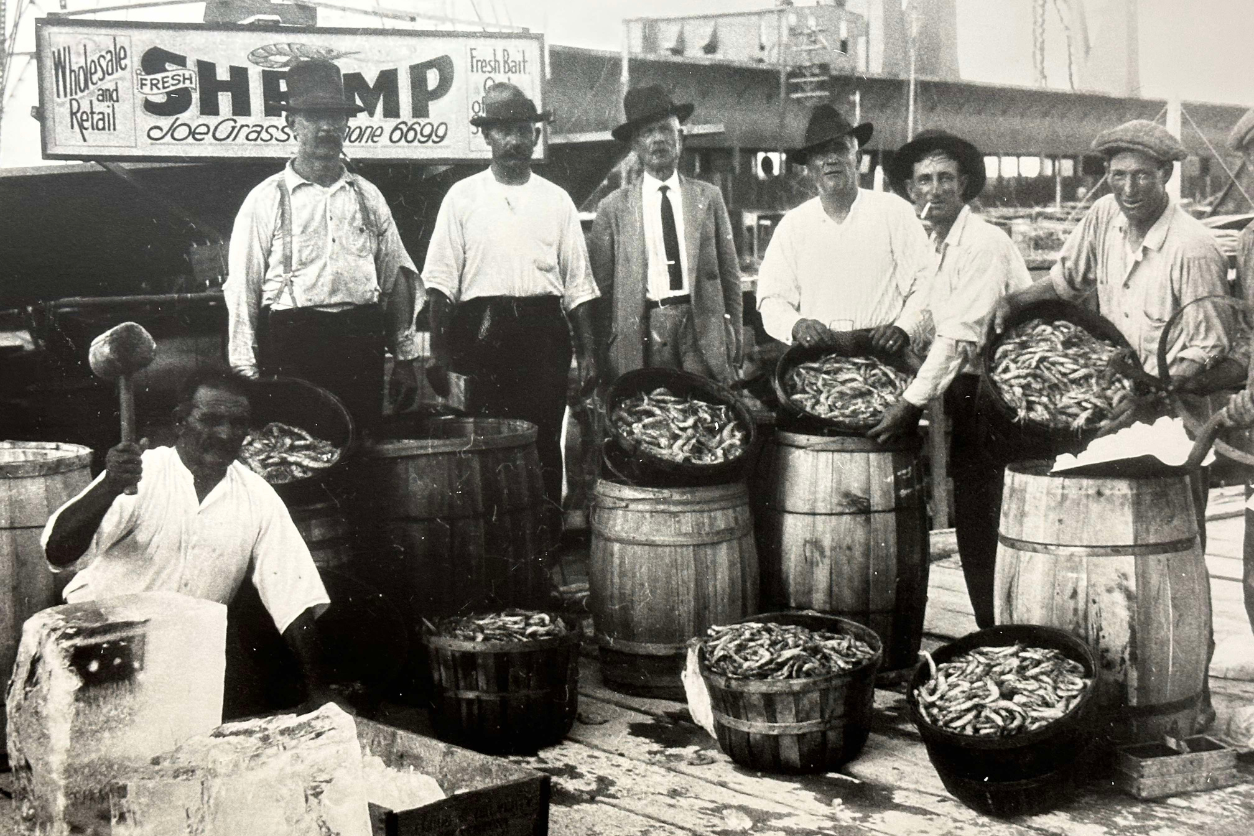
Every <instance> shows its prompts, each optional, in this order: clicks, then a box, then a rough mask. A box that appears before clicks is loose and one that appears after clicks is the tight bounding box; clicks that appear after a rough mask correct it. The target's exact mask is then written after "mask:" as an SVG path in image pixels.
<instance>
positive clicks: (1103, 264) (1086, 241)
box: [994, 119, 1234, 432]
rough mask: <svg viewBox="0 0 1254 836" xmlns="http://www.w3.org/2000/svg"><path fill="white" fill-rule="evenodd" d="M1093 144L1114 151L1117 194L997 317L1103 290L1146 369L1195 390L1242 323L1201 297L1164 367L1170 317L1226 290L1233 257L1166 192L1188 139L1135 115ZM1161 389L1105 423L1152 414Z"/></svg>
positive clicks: (1118, 424) (1111, 163)
mask: <svg viewBox="0 0 1254 836" xmlns="http://www.w3.org/2000/svg"><path fill="white" fill-rule="evenodd" d="M1093 150H1094V151H1096V152H1098V153H1099V154H1102V155H1103V156H1105V157H1106V161H1107V168H1106V177H1107V179H1108V180H1109V181H1110V186H1111V191H1112V194H1109V195H1106V196H1105V197H1102V198H1099V199H1098V200H1097V201H1096V202H1095V203H1094V204H1093V206H1092V208H1090V209H1089V211H1088V213H1087V214H1086V215H1085V216H1084V220H1083V221H1082V222H1081V223H1080V225H1079V226H1078V227H1076V228H1075V230H1074V231H1073V232H1072V233H1071V235H1070V237H1069V238H1068V239H1067V241H1066V243H1065V244H1064V245H1063V248H1062V251H1061V252H1060V253H1059V256H1058V262H1057V263H1056V264H1055V265H1054V267H1053V269H1052V270H1050V273H1049V275H1048V276H1046V277H1044V278H1042V279H1040V280H1038V281H1037V282H1036V283H1034V284H1032V285H1030V286H1028V287H1026V288H1024V289H1023V290H1020V291H1017V292H1015V293H1012V294H1010V295H1009V296H1006V297H1005V298H1003V299H1002V300H1001V301H999V302H998V305H997V310H996V312H995V313H994V324H995V327H996V329H997V330H998V331H1000V330H1002V328H1003V327H1004V324H1005V322H1006V320H1007V318H1008V317H1009V316H1010V315H1012V313H1013V312H1014V311H1016V310H1018V309H1020V308H1022V307H1024V306H1025V305H1028V304H1030V303H1032V302H1037V301H1040V300H1044V299H1065V300H1067V301H1073V302H1078V301H1080V300H1083V299H1087V298H1090V297H1096V300H1097V310H1098V312H1099V313H1100V314H1101V315H1102V316H1104V317H1105V318H1106V319H1108V320H1110V322H1111V323H1113V324H1114V325H1115V327H1116V328H1118V329H1119V330H1120V332H1121V333H1122V334H1123V335H1124V336H1125V337H1127V339H1128V342H1129V343H1131V345H1132V347H1133V349H1134V350H1135V351H1136V354H1137V357H1138V359H1139V360H1140V363H1141V366H1142V367H1143V368H1144V369H1145V370H1146V371H1147V372H1149V373H1150V374H1152V375H1160V376H1161V375H1162V374H1163V373H1170V375H1171V379H1172V380H1173V381H1176V388H1177V390H1178V391H1194V390H1195V389H1196V387H1197V386H1199V385H1201V384H1202V383H1203V381H1205V380H1206V379H1205V378H1197V375H1198V373H1199V372H1201V371H1203V370H1205V369H1207V368H1210V367H1214V366H1216V365H1217V364H1219V363H1220V362H1221V361H1223V360H1224V359H1225V358H1227V357H1228V355H1229V354H1230V353H1231V349H1232V344H1231V333H1232V329H1233V327H1234V323H1233V321H1232V317H1231V315H1230V311H1229V310H1228V309H1226V308H1222V307H1218V306H1212V305H1205V304H1203V305H1193V306H1192V307H1190V308H1189V309H1188V310H1187V311H1185V312H1184V314H1182V316H1181V320H1180V323H1179V324H1178V326H1176V327H1177V328H1178V331H1176V332H1175V334H1174V339H1173V340H1172V342H1171V345H1169V346H1168V348H1167V352H1166V354H1167V368H1166V369H1159V367H1158V346H1159V343H1160V342H1161V340H1162V337H1163V331H1164V330H1165V328H1166V325H1167V321H1168V320H1169V319H1171V317H1172V316H1173V315H1174V314H1175V313H1176V312H1177V311H1179V310H1181V309H1182V308H1183V307H1185V306H1186V305H1188V304H1189V303H1190V302H1193V301H1194V300H1197V299H1201V298H1202V297H1204V296H1216V295H1219V296H1223V295H1226V294H1227V292H1228V286H1227V276H1228V263H1227V260H1226V259H1225V258H1224V257H1223V254H1222V253H1220V251H1219V247H1218V246H1217V245H1216V244H1215V239H1214V237H1213V236H1212V235H1211V234H1210V233H1209V232H1208V231H1207V229H1206V227H1204V226H1202V224H1201V223H1200V222H1199V221H1197V220H1196V219H1194V218H1193V217H1192V216H1191V215H1189V214H1188V213H1187V212H1185V211H1184V210H1183V209H1182V208H1180V206H1178V205H1177V204H1176V203H1175V202H1174V201H1173V200H1171V198H1170V197H1169V196H1168V194H1167V181H1168V180H1170V179H1171V173H1172V166H1173V163H1174V162H1175V161H1177V160H1183V159H1184V158H1185V156H1187V154H1186V152H1185V150H1184V146H1183V145H1181V144H1180V140H1178V139H1176V138H1175V137H1174V136H1172V135H1171V134H1170V133H1169V132H1168V131H1167V129H1166V128H1164V127H1162V126H1161V125H1158V124H1155V123H1153V122H1149V121H1146V120H1144V119H1134V120H1132V121H1131V122H1125V123H1124V124H1122V125H1120V126H1118V127H1116V128H1111V129H1110V130H1107V131H1104V132H1103V133H1101V134H1099V135H1098V136H1097V138H1096V139H1095V140H1093ZM1208 377H1210V376H1209V375H1208ZM1191 378H1196V379H1195V380H1192V381H1191V380H1190V379H1191ZM1153 398H1156V396H1153V395H1151V396H1146V397H1143V398H1127V399H1126V400H1124V401H1123V402H1122V403H1121V404H1120V405H1119V407H1118V408H1117V409H1116V412H1115V414H1114V415H1113V416H1112V417H1111V419H1110V420H1109V421H1108V422H1107V424H1106V425H1105V427H1104V429H1105V431H1108V432H1109V431H1113V430H1116V429H1120V428H1122V427H1124V426H1127V425H1129V424H1131V423H1132V422H1133V421H1134V420H1136V418H1137V417H1138V416H1144V415H1146V414H1147V413H1148V412H1149V411H1151V410H1152V408H1153V403H1152V399H1153Z"/></svg>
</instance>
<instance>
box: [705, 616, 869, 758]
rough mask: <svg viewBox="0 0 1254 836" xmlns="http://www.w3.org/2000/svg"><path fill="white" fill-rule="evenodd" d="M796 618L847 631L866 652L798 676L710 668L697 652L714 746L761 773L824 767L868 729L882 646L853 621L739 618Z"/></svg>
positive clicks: (857, 748)
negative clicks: (845, 665) (833, 668)
mask: <svg viewBox="0 0 1254 836" xmlns="http://www.w3.org/2000/svg"><path fill="white" fill-rule="evenodd" d="M750 621H753V622H762V623H767V624H796V625H800V626H802V627H806V628H808V629H810V630H825V631H828V632H832V633H841V634H845V635H851V636H853V637H855V638H857V639H859V640H861V641H863V642H866V643H867V644H868V645H870V646H871V649H872V650H873V651H874V652H875V653H874V655H873V656H872V657H871V658H870V659H868V660H866V661H865V662H863V663H862V664H860V665H858V666H857V667H855V668H852V669H850V670H847V671H843V672H840V673H832V674H828V675H826V676H814V677H807V678H803V679H746V678H742V677H733V676H724V675H723V674H720V673H715V672H714V671H712V670H710V669H709V667H708V666H707V665H706V662H705V658H704V650H702V651H701V652H700V653H699V654H698V660H699V661H698V664H699V666H700V670H701V678H702V679H703V680H704V681H705V687H706V689H707V690H708V691H709V694H710V707H711V709H712V711H713V714H714V730H715V732H716V734H717V736H718V745H719V748H721V749H722V750H723V752H724V754H726V755H727V756H728V757H729V758H731V759H732V760H733V761H735V762H736V763H738V764H740V765H741V766H744V767H748V768H749V769H760V770H763V771H765V772H781V773H793V774H796V773H810V772H829V771H831V770H833V769H836V768H837V767H838V766H840V765H841V764H843V763H846V762H847V761H849V760H852V759H853V758H854V757H856V756H857V755H858V753H859V752H861V751H862V747H863V746H864V745H865V744H866V741H867V736H868V735H869V734H870V730H871V710H872V707H873V706H874V703H875V674H876V671H878V670H879V666H880V660H881V659H882V658H883V647H882V645H881V644H880V640H879V637H878V636H877V635H875V632H874V631H873V630H871V629H869V628H867V627H863V626H862V625H861V624H856V623H854V622H852V621H847V620H845V619H843V618H837V617H836V616H832V615H823V614H821V613H816V612H780V613H763V614H762V615H755V616H751V617H749V618H745V619H742V620H741V622H739V623H744V622H750Z"/></svg>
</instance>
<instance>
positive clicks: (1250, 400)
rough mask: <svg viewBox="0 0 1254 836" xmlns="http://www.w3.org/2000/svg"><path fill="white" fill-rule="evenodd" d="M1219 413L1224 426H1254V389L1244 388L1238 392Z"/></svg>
mask: <svg viewBox="0 0 1254 836" xmlns="http://www.w3.org/2000/svg"><path fill="white" fill-rule="evenodd" d="M1219 414H1220V419H1219V422H1220V424H1221V425H1222V426H1225V427H1234V428H1237V429H1245V428H1246V427H1254V390H1251V389H1243V390H1241V391H1240V392H1237V393H1236V394H1235V395H1233V396H1232V397H1231V398H1229V399H1228V405H1227V406H1225V407H1224V408H1223V409H1222V410H1221V411H1220V413H1219Z"/></svg>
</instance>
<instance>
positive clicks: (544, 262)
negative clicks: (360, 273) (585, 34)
mask: <svg viewBox="0 0 1254 836" xmlns="http://www.w3.org/2000/svg"><path fill="white" fill-rule="evenodd" d="M551 118H552V114H551V113H549V112H548V111H544V112H538V111H537V110H536V106H535V103H534V102H532V101H531V99H529V98H527V96H526V94H524V93H523V91H522V90H520V89H519V88H518V87H516V86H515V85H513V84H508V83H498V84H495V85H493V86H492V87H490V88H489V89H488V91H487V93H486V94H485V96H484V107H483V113H482V114H481V115H479V116H475V117H473V118H472V119H471V120H470V123H471V124H472V125H474V126H475V127H476V128H479V129H481V130H482V131H483V135H484V139H485V140H487V143H488V145H489V146H490V147H491V149H492V164H491V166H490V167H489V168H488V169H487V170H486V171H483V172H480V173H479V174H475V175H472V176H470V177H467V178H466V179H464V180H461V181H459V182H457V183H455V184H454V185H453V187H452V188H451V189H449V192H448V194H446V195H445V196H444V201H443V202H442V203H441V204H440V211H439V213H438V215H437V216H436V221H435V229H434V230H433V232H432V235H431V244H430V246H429V247H428V248H427V260H426V263H425V264H424V265H423V271H422V277H423V281H424V282H425V283H426V287H427V302H428V306H429V312H430V319H431V364H430V365H429V366H428V369H427V377H428V379H429V380H430V382H431V385H432V388H434V389H435V390H436V393H437V394H440V395H446V394H447V392H448V388H449V387H448V378H447V374H446V372H447V371H448V370H449V369H451V370H452V371H454V372H457V373H459V374H462V375H466V376H467V377H468V378H469V379H470V383H469V401H470V402H469V404H468V408H469V410H470V411H471V412H473V413H475V414H477V415H485V416H494V417H498V418H521V419H523V420H525V421H530V422H531V423H532V424H535V426H536V429H537V437H536V452H537V453H538V454H539V458H540V467H541V471H542V473H543V476H544V489H545V495H546V497H547V498H548V500H549V511H550V513H549V514H548V515H546V516H547V521H548V522H549V525H550V526H551V528H550V532H551V534H554V535H555V534H556V532H557V530H558V528H557V526H558V524H559V522H558V521H559V520H560V516H561V515H560V511H561V485H562V453H561V439H560V434H561V427H562V416H563V414H564V412H565V407H566V388H567V375H568V373H569V371H570V362H571V339H570V330H571V329H570V328H569V327H568V325H567V322H568V321H569V322H570V325H571V326H573V329H574V332H575V338H576V343H575V356H576V362H577V370H578V379H579V381H578V382H579V387H580V388H581V389H586V388H590V387H591V386H592V385H593V384H594V383H595V381H596V362H595V360H594V359H593V352H594V347H593V342H592V316H591V310H592V306H591V305H589V304H588V303H589V302H591V301H592V300H594V299H596V298H597V296H598V293H597V287H596V283H595V281H593V278H592V271H591V270H590V269H589V267H588V251H587V246H586V245H585V243H584V237H583V230H582V229H581V228H580V226H579V215H578V213H577V211H576V209H575V204H574V202H573V201H572V200H571V199H570V195H568V194H567V193H566V192H565V191H563V190H562V189H561V188H560V187H558V186H556V185H554V184H553V183H551V182H549V181H548V180H546V179H544V178H543V177H541V176H540V175H538V174H536V173H534V172H533V171H532V170H531V154H532V152H533V151H534V149H535V146H536V142H537V141H538V139H539V137H540V127H539V123H541V122H547V121H549V120H550V119H551Z"/></svg>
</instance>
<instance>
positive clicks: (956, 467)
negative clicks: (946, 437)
mask: <svg viewBox="0 0 1254 836" xmlns="http://www.w3.org/2000/svg"><path fill="white" fill-rule="evenodd" d="M978 384H979V379H978V378H977V377H976V376H975V375H969V374H959V375H958V376H957V377H956V378H955V379H954V382H953V384H952V385H951V386H950V387H949V391H948V392H946V393H945V412H946V414H948V415H949V418H950V421H951V422H952V424H953V436H952V437H951V439H950V444H949V467H950V473H951V475H952V477H953V480H954V534H955V535H956V536H957V539H958V554H959V556H960V558H961V560H962V574H963V577H964V579H965V580H966V583H967V595H969V596H970V598H971V608H972V609H973V610H974V611H975V623H976V624H977V625H978V626H979V627H980V629H983V628H985V627H992V626H993V624H994V620H993V578H994V571H995V569H996V566H997V527H998V525H999V523H1000V521H1001V491H1002V482H1003V479H1004V476H1005V466H1006V462H1004V461H1001V460H1000V459H998V458H996V457H995V454H994V453H993V452H992V451H990V450H988V449H987V445H986V444H983V443H981V439H980V435H981V434H980V430H979V421H978V411H977V409H976V390H977V388H978Z"/></svg>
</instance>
